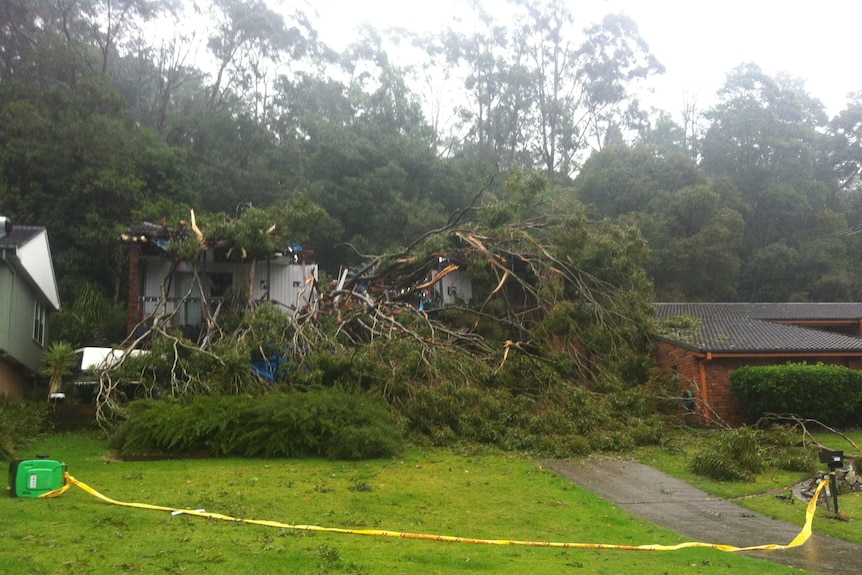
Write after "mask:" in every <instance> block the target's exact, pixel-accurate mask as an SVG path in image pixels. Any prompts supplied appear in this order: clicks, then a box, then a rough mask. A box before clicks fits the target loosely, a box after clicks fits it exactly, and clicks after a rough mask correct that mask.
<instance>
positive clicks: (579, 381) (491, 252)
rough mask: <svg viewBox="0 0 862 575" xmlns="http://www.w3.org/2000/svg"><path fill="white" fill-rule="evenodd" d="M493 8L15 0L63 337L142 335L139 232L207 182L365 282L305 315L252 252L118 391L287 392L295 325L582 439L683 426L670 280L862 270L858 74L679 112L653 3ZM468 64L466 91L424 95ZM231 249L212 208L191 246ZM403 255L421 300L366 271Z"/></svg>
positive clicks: (740, 90)
mask: <svg viewBox="0 0 862 575" xmlns="http://www.w3.org/2000/svg"><path fill="white" fill-rule="evenodd" d="M489 1H490V0H488V1H486V2H485V3H484V4H488V2H489ZM470 4H471V9H472V10H473V11H474V16H475V17H476V18H477V19H478V21H479V22H481V25H480V26H478V27H477V28H476V29H474V30H473V31H464V30H454V29H449V30H445V31H442V32H441V33H439V34H436V35H432V36H429V37H423V38H418V37H411V38H405V36H404V34H405V33H404V32H403V31H398V32H392V33H385V34H384V33H381V32H379V31H377V30H374V29H372V28H370V27H367V26H366V27H363V28H361V29H360V30H359V31H358V33H357V37H356V39H355V41H354V42H353V43H352V44H351V45H350V46H348V47H347V48H346V49H344V50H343V51H341V53H337V52H336V51H335V50H333V49H332V48H331V47H329V46H326V45H324V44H323V43H322V42H320V40H319V37H318V34H317V31H316V30H315V26H314V20H313V18H312V17H311V15H310V10H305V9H304V8H298V9H293V8H285V7H284V6H280V5H276V3H274V2H266V1H261V0H208V1H203V2H194V3H191V2H187V1H182V0H177V1H172V2H152V1H150V0H124V1H123V2H102V1H95V2H48V1H45V0H35V1H32V0H6V1H5V2H3V3H2V8H0V46H2V50H0V56H2V57H0V214H2V215H4V216H7V217H9V218H11V219H12V220H13V221H14V222H17V223H20V224H34V225H44V226H46V227H47V228H48V230H49V235H50V241H51V248H52V252H53V256H54V266H55V270H56V273H57V278H58V284H59V289H60V296H61V300H62V307H63V311H62V312H61V313H60V314H59V317H57V318H56V319H55V320H54V321H53V324H52V326H50V327H51V329H50V330H49V333H52V334H53V335H54V337H55V338H57V339H62V340H65V341H67V342H69V343H71V344H72V345H74V346H79V345H93V344H102V345H106V344H120V343H121V342H122V340H123V339H124V337H125V336H126V332H125V326H124V318H123V312H124V305H125V302H126V301H127V295H128V294H127V285H128V263H129V262H128V255H127V251H126V249H125V246H123V245H122V244H121V243H120V242H118V241H117V237H118V234H119V233H120V232H121V231H123V230H125V229H128V228H129V227H130V226H133V225H136V224H139V223H140V222H142V221H149V222H154V223H160V222H163V223H164V225H166V226H171V227H175V226H177V225H178V223H179V222H180V221H181V220H185V219H186V218H188V217H189V214H190V209H192V208H193V209H194V210H195V212H196V213H197V214H198V223H199V224H200V227H201V228H202V229H204V230H205V233H206V234H207V235H208V237H210V238H213V239H217V240H223V241H228V242H231V243H232V244H234V245H237V246H240V247H241V248H242V249H243V250H245V253H246V256H247V259H248V261H249V262H254V261H255V260H256V259H257V258H261V257H265V256H266V255H268V254H269V253H271V251H272V249H273V248H274V247H276V245H283V244H284V242H287V241H289V242H300V243H303V244H305V245H306V246H309V247H310V248H312V249H313V250H314V253H315V259H316V260H317V262H318V263H319V264H320V265H321V270H322V271H323V273H322V274H321V275H322V279H324V280H325V279H326V278H327V277H336V276H337V274H338V273H339V270H340V269H342V266H344V267H348V268H350V269H351V271H353V272H356V273H357V275H356V276H354V278H355V279H354V280H353V284H352V285H350V286H348V288H349V289H350V290H352V289H354V288H356V289H355V292H354V293H353V295H352V298H353V299H352V300H350V302H349V303H350V305H345V304H344V299H342V301H341V304H337V303H336V302H337V301H338V296H337V295H332V297H331V298H330V299H328V300H327V299H326V297H324V299H323V302H324V303H325V304H328V305H330V307H329V308H326V309H324V308H321V309H322V313H320V314H318V315H316V316H315V317H311V316H309V317H298V318H297V319H296V321H293V320H291V319H288V318H285V317H281V318H279V317H278V314H277V313H274V312H273V310H272V309H269V308H268V307H267V306H265V305H264V306H258V305H257V304H258V303H259V302H253V301H251V299H250V298H251V295H250V294H251V293H252V290H251V289H248V286H251V285H253V280H254V278H253V275H251V274H249V277H247V278H246V282H245V283H244V286H237V289H236V293H231V294H229V296H230V297H229V298H226V301H227V303H226V304H225V307H224V309H223V310H222V313H221V315H220V317H219V320H218V322H214V321H209V326H208V331H209V333H208V334H207V338H206V340H205V343H202V342H197V341H191V340H188V339H186V338H184V337H182V336H181V335H180V334H178V333H176V332H175V331H172V329H171V321H172V318H170V317H165V318H162V319H164V320H165V322H164V324H163V325H160V326H159V327H160V328H161V329H160V330H154V331H158V332H159V334H158V335H159V337H154V338H152V339H151V340H147V341H143V340H142V341H140V342H138V343H140V344H141V345H143V346H147V347H149V348H150V351H151V353H150V355H149V356H148V358H147V359H145V360H144V359H141V360H136V361H129V362H128V364H126V365H123V366H122V369H121V370H118V374H117V376H116V377H115V378H113V379H110V380H109V381H108V382H107V384H106V387H105V388H104V389H103V390H101V391H103V392H105V391H107V392H108V395H105V394H104V393H100V394H99V397H103V398H104V397H110V394H111V393H113V392H114V391H116V392H117V396H119V395H121V393H122V392H123V391H124V390H123V388H122V385H123V382H129V381H133V382H136V383H137V385H138V388H139V391H140V390H142V391H143V393H144V394H145V395H150V396H151V395H158V394H162V395H163V396H165V397H170V398H182V397H184V396H186V395H189V396H191V395H195V394H210V393H215V394H233V395H242V394H257V393H260V392H261V391H262V390H263V388H262V387H261V385H260V384H261V382H260V381H259V380H258V379H257V378H255V377H254V376H253V375H252V374H251V373H250V371H249V369H248V363H249V361H251V360H252V359H255V358H260V357H262V356H267V355H269V354H270V353H273V352H274V353H281V354H284V355H285V356H288V359H289V360H290V363H289V365H290V366H292V367H291V368H290V369H288V370H287V372H286V373H289V374H290V375H291V377H290V378H289V379H288V380H286V381H283V382H282V385H285V386H287V387H291V386H292V387H296V388H302V389H315V388H319V387H327V386H332V385H334V384H339V385H344V386H345V387H351V386H352V387H355V388H357V389H362V390H366V391H371V390H376V391H378V392H379V393H380V394H381V395H383V396H384V397H385V398H386V399H387V400H389V402H390V404H391V405H392V406H393V408H395V409H396V410H398V412H399V414H400V416H401V417H404V418H405V422H406V425H405V427H406V429H408V430H410V431H411V432H413V433H416V434H420V435H422V436H425V437H429V438H431V440H432V441H435V442H448V441H450V440H456V439H457V438H470V439H477V440H482V441H490V442H492V443H496V444H499V445H504V446H510V447H514V448H519V449H521V448H523V449H537V450H541V451H552V452H555V453H561V454H565V453H576V452H581V451H583V450H584V449H586V448H587V446H589V447H591V448H603V447H605V446H610V445H618V446H627V445H632V444H636V443H639V442H641V441H645V440H646V439H647V438H649V437H654V436H655V429H656V425H655V421H654V419H653V418H652V416H650V415H649V413H651V412H652V406H650V405H648V403H649V402H646V403H642V400H643V401H646V400H645V399H644V397H645V396H644V394H643V389H641V388H642V387H643V386H647V385H652V384H654V382H653V376H652V372H651V370H650V365H649V361H648V360H647V352H648V336H649V332H650V329H651V325H650V323H651V322H650V317H651V309H650V302H651V301H654V300H655V299H656V298H657V299H659V300H666V301H667V300H675V301H734V300H742V301H758V300H760V301H850V300H858V299H860V297H862V292H860V288H859V286H862V247H860V243H859V241H858V239H857V235H856V231H857V226H859V225H862V220H860V217H859V214H860V213H862V212H860V210H859V209H858V206H859V205H860V198H862V196H860V194H859V191H860V186H859V182H860V180H859V175H860V173H862V152H860V149H862V146H860V141H862V136H860V130H859V121H858V118H859V115H860V110H862V104H860V101H862V97H860V96H859V95H858V94H857V95H854V96H852V97H851V99H850V101H849V102H848V105H847V108H846V109H845V110H843V111H842V112H841V113H839V114H838V115H836V116H835V117H834V118H832V119H829V118H828V117H827V115H826V113H825V112H824V108H823V105H822V104H821V102H820V101H819V100H817V99H816V98H815V97H813V96H812V95H809V94H808V93H807V92H806V90H805V87H804V85H803V84H802V82H800V81H799V80H796V79H794V78H789V77H786V76H785V75H778V76H776V77H770V76H769V75H768V74H766V73H764V72H763V71H762V70H761V69H760V68H759V67H758V66H757V65H756V64H753V63H748V64H742V65H740V66H739V67H737V68H735V69H733V70H731V71H729V73H728V75H727V80H726V82H725V85H724V86H723V87H722V88H721V90H720V91H719V93H718V102H717V104H716V105H715V106H713V107H712V108H711V109H708V110H705V111H703V112H702V113H700V112H698V111H696V110H694V109H693V108H689V109H687V110H685V111H684V113H683V118H682V121H683V124H678V123H677V122H676V120H675V119H674V117H673V116H671V115H670V114H669V113H667V112H666V111H649V110H646V109H644V108H643V107H642V106H641V104H640V103H639V101H638V97H637V95H638V93H639V92H640V89H641V88H642V87H643V85H644V84H645V83H648V82H649V80H650V78H652V77H653V76H654V75H656V74H659V73H661V72H662V66H661V64H660V63H659V62H658V61H656V59H655V57H654V56H653V55H652V53H651V52H650V50H649V46H648V44H647V40H649V39H647V38H643V37H642V36H641V34H640V32H639V31H638V28H637V26H636V23H635V22H633V21H632V20H631V19H629V18H627V17H626V16H624V15H610V16H608V17H606V18H604V19H602V20H601V21H599V22H597V23H594V24H590V25H586V24H587V23H585V22H580V21H579V20H578V17H579V16H578V14H576V13H574V12H573V11H572V10H570V9H569V7H568V4H567V3H566V2H564V1H563V0H549V1H547V2H541V3H535V2H527V1H522V0H517V1H513V2H510V3H509V5H510V8H511V14H512V18H511V22H505V23H504V22H502V21H499V20H498V19H497V18H496V17H495V15H494V10H492V9H489V6H487V5H483V2H475V3H474V2H471V3H470ZM192 13H194V14H195V15H196V16H197V15H203V16H205V19H203V20H201V24H200V27H199V29H198V30H197V32H198V34H196V35H190V34H186V32H187V31H188V22H189V21H190V19H189V18H190V15H191V14H192ZM196 21H197V20H196ZM172 25H175V29H176V30H177V32H176V33H175V35H174V36H170V37H165V35H163V34H159V35H153V34H148V32H150V31H151V29H152V28H153V27H159V28H160V29H163V30H167V29H169V28H171V27H172ZM156 36H158V37H159V38H160V39H159V41H158V43H154V42H149V41H148V40H147V38H151V37H153V38H155V37H156ZM407 40H409V41H407ZM408 46H409V48H408ZM396 51H397V53H398V54H399V55H400V54H401V53H407V52H408V51H410V52H411V53H414V54H415V56H416V57H417V58H418V60H417V62H419V63H418V64H417V65H416V66H415V67H410V68H407V67H403V66H401V65H399V63H398V62H397V61H396V58H395V55H396ZM195 53H197V54H199V56H200V58H201V59H200V60H199V61H197V62H192V61H191V57H192V55H193V54H195ZM441 78H445V79H446V81H447V82H450V84H447V86H446V88H450V87H453V86H454V89H451V90H446V91H449V92H451V93H452V98H453V101H452V102H451V105H449V104H450V103H449V102H447V103H445V104H444V103H443V102H441V101H436V100H435V101H431V100H433V97H429V96H427V95H423V94H427V91H425V90H424V86H425V85H426V84H428V85H434V86H435V88H436V87H437V86H436V83H438V82H439V80H440V79H441ZM447 106H448V109H445V110H444V109H442V108H443V107H447ZM447 118H448V119H447ZM186 229H187V228H186ZM429 230H432V231H429ZM270 231H272V232H271V233H270ZM276 242H278V244H277V243H276ZM200 248H201V246H200V244H199V242H198V241H197V239H196V238H195V237H194V236H191V235H189V237H188V238H187V239H186V241H184V242H181V243H178V244H177V247H176V250H175V251H173V252H172V253H171V257H172V258H174V260H175V261H179V260H184V261H194V258H195V257H196V256H197V255H198V254H199V252H200ZM371 254H378V255H371ZM444 256H446V257H452V258H455V259H457V261H458V264H459V265H460V266H461V269H464V270H465V271H466V273H467V274H468V275H469V278H470V280H471V281H472V283H473V286H474V293H475V294H476V297H475V298H474V301H473V302H464V303H470V305H467V306H458V307H455V306H453V307H452V308H451V309H439V310H436V311H434V312H433V313H427V314H426V313H418V312H417V310H416V309H413V308H415V306H410V305H408V304H409V303H410V302H408V301H407V300H406V298H407V297H408V296H411V295H413V293H414V292H413V291H412V290H415V286H416V285H418V283H419V282H420V281H421V279H422V278H424V277H425V276H426V274H427V273H428V271H429V270H430V269H431V262H432V261H437V262H439V261H440V258H443V257H444ZM252 269H253V268H252ZM357 270H359V271H357ZM374 282H378V283H377V286H378V287H380V286H381V285H384V284H385V285H384V287H383V289H387V290H388V291H389V292H391V293H393V294H398V296H397V297H396V298H395V299H396V301H395V302H394V303H392V304H391V305H389V302H387V305H386V306H384V305H380V301H375V300H373V299H371V298H364V296H361V295H360V294H359V291H360V290H359V286H360V283H366V284H369V285H370V284H373V283H374ZM387 282H388V283H387ZM323 283H325V282H323ZM399 298H400V299H399ZM414 303H415V302H414ZM393 310H395V311H397V314H396V313H394V312H393ZM327 312H329V313H327ZM207 319H208V320H212V319H213V318H207ZM405 341H407V342H413V343H415V344H417V346H416V347H415V348H414V347H412V346H411V345H410V344H408V343H405ZM128 391H129V393H131V390H128ZM622 397H630V398H631V403H628V402H626V401H621V399H620V398H622ZM102 407H106V408H107V411H108V412H109V413H104V412H100V413H101V414H102V415H104V416H106V417H115V416H117V417H121V416H122V415H123V413H122V406H121V405H120V402H109V404H106V405H102ZM774 409H775V408H774V407H771V408H770V410H774ZM627 411H628V412H630V416H631V418H632V419H631V420H629V419H626V418H624V417H621V416H620V413H624V412H627ZM614 421H626V423H629V421H630V422H631V425H625V426H623V425H621V424H618V423H614ZM503 422H506V423H505V424H504V423H503ZM566 442H568V444H567V443H566Z"/></svg>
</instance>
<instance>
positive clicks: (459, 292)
mask: <svg viewBox="0 0 862 575" xmlns="http://www.w3.org/2000/svg"><path fill="white" fill-rule="evenodd" d="M434 290H435V291H436V295H437V297H438V298H439V299H440V301H442V302H443V304H444V305H455V304H460V303H469V302H470V300H472V299H473V282H471V281H470V278H469V277H468V276H467V272H465V271H464V270H455V271H454V272H451V273H449V274H447V275H446V276H445V277H444V278H443V279H441V280H440V281H439V282H438V283H436V284H435V285H434Z"/></svg>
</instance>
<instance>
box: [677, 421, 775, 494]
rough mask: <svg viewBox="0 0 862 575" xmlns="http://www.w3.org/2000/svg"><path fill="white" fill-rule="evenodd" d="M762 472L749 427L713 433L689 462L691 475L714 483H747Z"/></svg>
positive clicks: (762, 463) (759, 453)
mask: <svg viewBox="0 0 862 575" xmlns="http://www.w3.org/2000/svg"><path fill="white" fill-rule="evenodd" d="M765 469H766V460H765V458H764V455H763V452H762V450H761V447H760V441H759V440H758V432H757V430H755V429H752V428H750V427H740V428H737V429H730V430H723V431H720V432H717V433H716V434H715V436H714V437H713V438H711V441H709V442H708V443H707V445H706V446H705V447H704V449H703V450H702V451H701V452H700V453H698V454H697V455H695V456H694V460H693V461H692V471H694V472H695V473H697V474H698V475H704V476H706V477H709V478H711V479H715V480H716V481H748V480H750V479H751V478H752V477H754V476H755V475H757V474H758V473H762V472H763V471H764V470H765Z"/></svg>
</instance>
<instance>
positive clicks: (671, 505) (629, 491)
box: [542, 459, 862, 575]
mask: <svg viewBox="0 0 862 575" xmlns="http://www.w3.org/2000/svg"><path fill="white" fill-rule="evenodd" d="M542 465H544V466H545V467H546V468H549V469H551V470H553V471H554V472H556V473H558V474H559V475H561V476H563V477H566V478H567V479H570V480H571V481H573V482H574V483H577V484H578V485H580V486H581V487H583V488H585V489H588V490H589V491H592V492H593V493H595V494H596V495H598V496H599V497H602V498H603V499H606V500H608V501H610V502H611V503H613V504H615V505H616V506H618V507H620V508H622V509H625V510H626V511H629V512H630V513H632V514H634V515H637V516H638V517H642V518H643V519H646V520H648V521H650V522H652V523H655V524H656V525H661V526H662V527H666V528H668V529H671V530H673V531H676V532H677V533H680V534H681V535H684V536H686V537H689V538H691V539H693V540H695V541H703V542H707V543H719V544H725V545H733V546H734V547H749V546H755V545H765V544H769V543H778V544H782V545H786V544H788V543H790V542H791V541H792V540H793V538H794V537H796V536H797V535H798V534H799V531H800V530H801V528H802V524H803V523H804V506H803V505H800V506H799V509H800V520H799V525H793V524H790V523H785V522H783V521H777V520H775V519H772V518H769V517H766V516H764V515H760V514H758V513H754V512H752V511H751V510H749V509H746V508H744V507H740V506H739V505H736V504H735V503H732V502H730V501H725V500H723V499H718V498H716V497H713V496H711V495H709V494H708V493H706V492H704V491H701V490H700V489H697V488H696V487H693V486H691V485H689V484H688V483H685V482H683V481H680V480H679V479H676V478H675V477H672V476H670V475H667V474H666V473H663V472H661V471H659V470H657V469H655V468H653V467H649V466H648V465H643V464H641V463H637V462H633V461H618V460H612V459H591V460H588V461H562V460H553V461H543V462H542ZM817 520H818V519H817V518H815V525H816V521H817ZM820 520H821V521H822V520H823V519H820ZM746 555H750V556H752V557H757V558H759V559H766V560H768V561H773V562H775V563H780V564H782V565H787V566H790V567H795V568H797V569H804V570H806V571H810V572H813V573H827V574H831V575H851V574H852V575H858V574H859V573H862V546H860V545H855V544H853V543H849V542H846V541H843V540H841V539H835V538H834V537H829V536H826V535H820V534H818V533H814V534H813V535H812V536H811V538H810V539H809V540H808V541H806V542H805V544H804V545H802V546H801V547H795V548H793V549H786V550H775V551H751V552H746Z"/></svg>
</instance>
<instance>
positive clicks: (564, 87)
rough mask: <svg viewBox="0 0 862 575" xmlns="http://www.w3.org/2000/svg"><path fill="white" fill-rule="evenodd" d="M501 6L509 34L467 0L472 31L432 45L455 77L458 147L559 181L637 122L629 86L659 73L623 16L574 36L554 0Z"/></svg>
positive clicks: (570, 18)
mask: <svg viewBox="0 0 862 575" xmlns="http://www.w3.org/2000/svg"><path fill="white" fill-rule="evenodd" d="M510 2H511V4H512V6H513V10H514V14H515V17H514V18H515V19H514V23H513V24H512V25H511V26H506V25H503V24H501V23H500V22H498V21H497V20H496V19H495V18H494V17H493V15H491V14H489V13H488V12H487V11H485V10H484V8H483V7H482V5H481V4H480V3H478V2H474V3H471V6H472V7H473V9H474V11H476V13H477V15H478V17H479V20H480V22H481V27H480V28H478V29H477V30H476V31H474V32H473V33H463V32H456V31H453V30H449V31H447V32H446V33H445V34H444V35H443V36H442V38H441V39H440V40H439V44H438V45H437V47H436V50H437V51H439V52H442V53H444V54H445V55H446V61H447V63H448V65H450V66H452V67H456V68H458V69H460V70H461V72H462V74H461V80H462V82H463V85H464V87H465V89H466V93H467V102H466V103H465V104H464V105H463V106H462V107H461V108H460V111H461V117H462V119H463V121H464V137H465V145H464V146H463V149H464V150H465V151H468V152H469V151H470V147H471V146H472V147H474V148H475V153H476V155H478V156H479V157H480V158H483V159H485V160H490V161H494V162H496V163H497V164H498V165H499V166H500V167H501V168H502V169H509V168H522V169H534V168H540V169H542V170H543V171H545V172H546V174H548V175H549V176H554V175H560V176H563V177H568V176H570V175H571V174H572V173H573V172H574V171H576V170H577V168H578V167H579V164H580V163H581V162H582V161H583V159H584V157H585V156H586V154H587V152H588V150H590V149H592V148H595V149H599V148H601V147H602V145H603V143H604V142H605V135H606V133H607V131H608V130H609V129H610V128H611V127H612V126H613V127H619V128H622V130H626V129H628V128H631V127H636V126H638V125H639V124H640V123H641V122H642V121H643V114H642V113H641V112H640V110H639V106H638V102H637V100H636V98H634V97H633V95H632V92H633V88H634V87H635V85H636V84H637V83H638V82H640V81H642V80H645V79H647V78H649V77H650V76H652V75H653V74H656V73H660V72H662V71H663V68H662V66H661V64H659V63H658V61H657V60H656V59H655V57H654V56H653V55H652V54H651V53H650V52H649V47H648V45H647V44H646V42H645V41H644V40H643V38H642V37H641V36H640V34H639V32H638V29H637V26H636V24H635V23H634V21H633V20H631V19H630V18H628V17H625V16H622V15H609V16H606V17H605V18H604V19H603V20H602V21H601V22H599V23H597V24H593V25H590V26H588V27H586V28H585V29H583V30H580V29H578V22H577V19H576V15H575V14H574V13H573V12H572V11H571V10H570V9H569V6H568V4H567V3H566V2H565V1H563V0H542V1H541V2H535V1H527V0H510Z"/></svg>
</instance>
